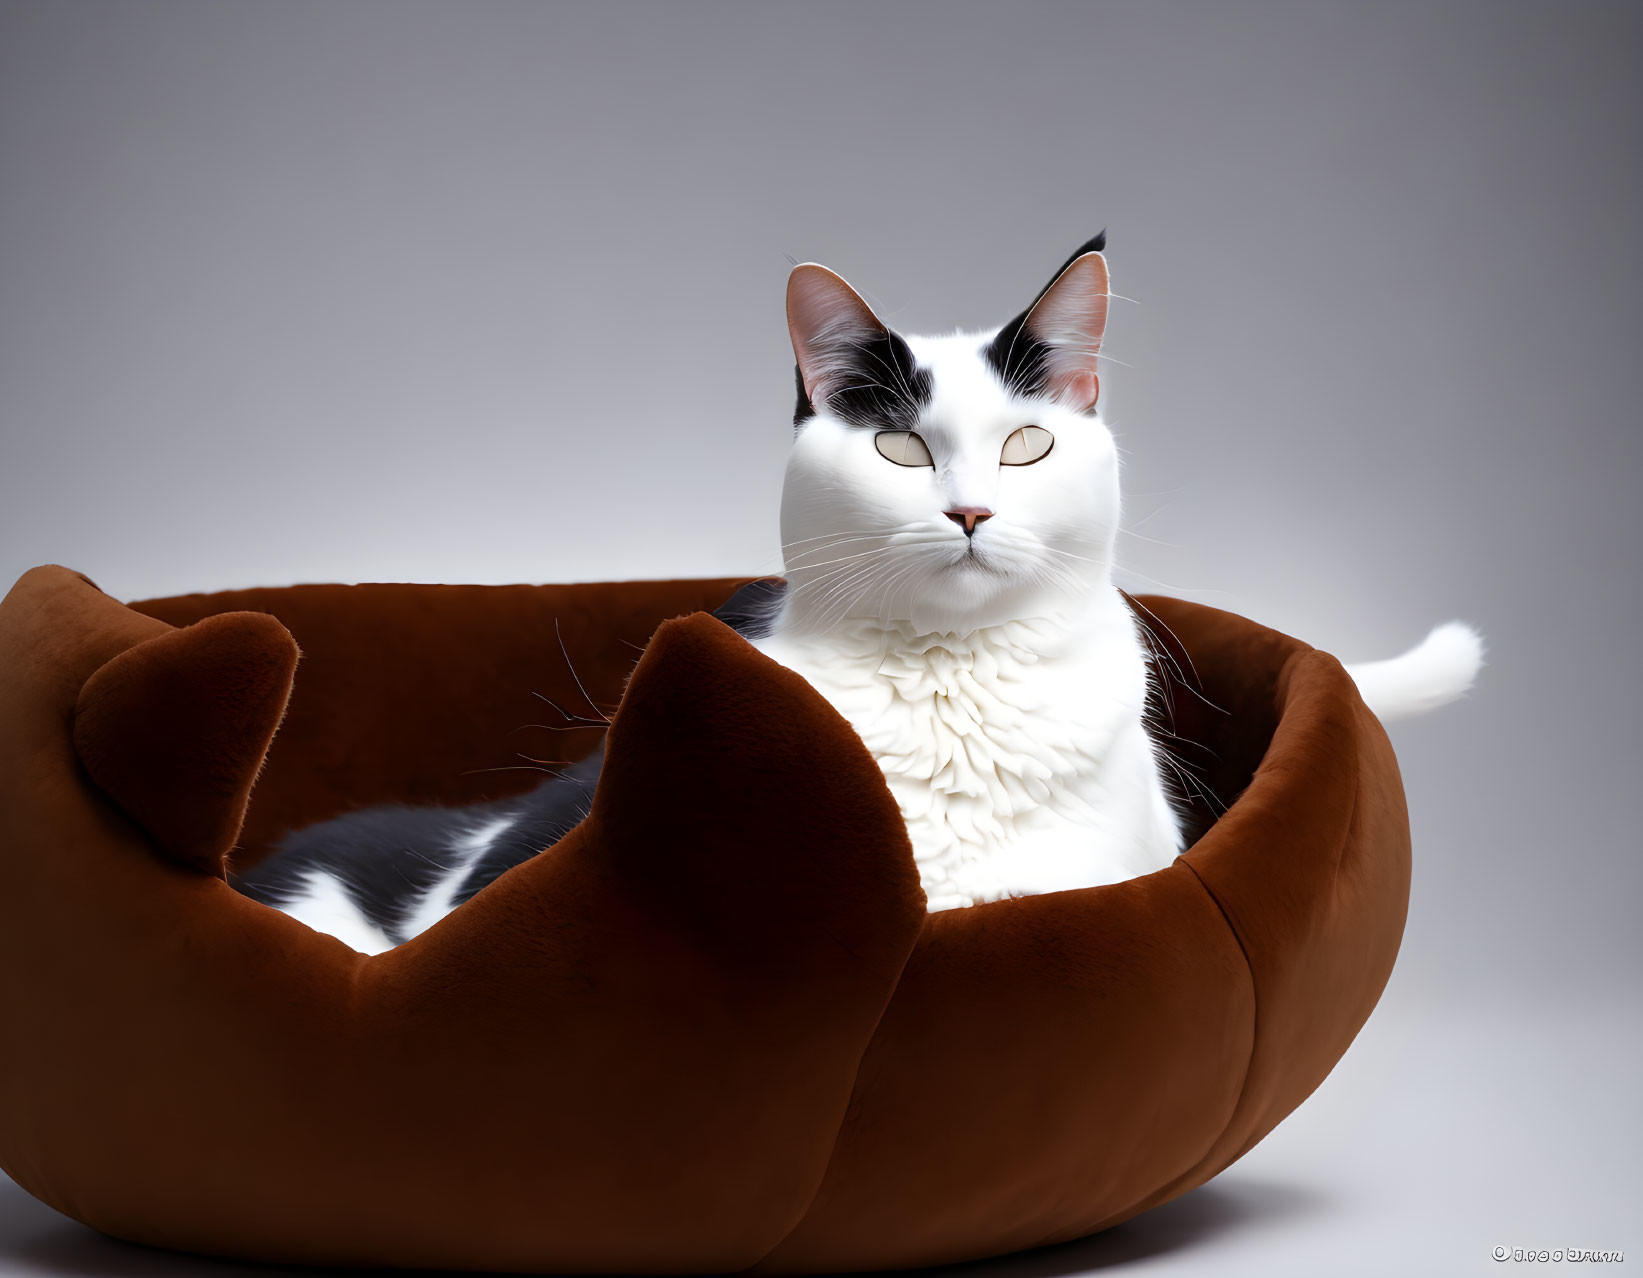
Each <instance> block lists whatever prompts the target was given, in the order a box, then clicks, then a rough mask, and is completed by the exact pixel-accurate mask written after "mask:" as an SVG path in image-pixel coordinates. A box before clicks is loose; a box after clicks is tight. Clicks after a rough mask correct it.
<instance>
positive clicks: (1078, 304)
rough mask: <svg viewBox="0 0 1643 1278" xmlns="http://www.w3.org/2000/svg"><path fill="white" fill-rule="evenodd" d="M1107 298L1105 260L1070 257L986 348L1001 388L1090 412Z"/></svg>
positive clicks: (1098, 391)
mask: <svg viewBox="0 0 1643 1278" xmlns="http://www.w3.org/2000/svg"><path fill="white" fill-rule="evenodd" d="M1107 297H1108V284H1107V259H1106V258H1104V257H1103V256H1102V255H1101V254H1100V253H1099V252H1086V253H1080V254H1078V255H1076V256H1074V258H1073V259H1072V261H1070V262H1068V263H1067V265H1066V266H1065V267H1063V268H1062V271H1061V274H1059V275H1057V276H1056V277H1055V279H1054V281H1053V282H1052V283H1051V284H1050V286H1049V287H1048V288H1047V289H1045V290H1044V291H1043V292H1042V293H1040V294H1039V295H1038V300H1037V301H1036V302H1034V303H1033V304H1032V306H1030V307H1029V308H1028V309H1027V310H1026V311H1024V312H1023V313H1022V314H1021V315H1019V316H1017V317H1016V318H1015V319H1014V320H1012V321H1010V323H1008V324H1006V325H1005V326H1004V327H1003V328H1001V329H1000V330H999V332H998V336H997V337H995V338H994V339H993V341H992V344H991V345H990V346H989V347H988V348H987V358H988V360H989V361H990V362H991V363H992V365H993V367H994V368H995V369H997V370H998V374H999V376H1000V377H1001V378H1002V379H1003V380H1004V383H1005V385H1007V386H1009V387H1011V388H1012V389H1014V390H1017V391H1019V392H1021V393H1024V394H1038V395H1045V396H1047V397H1049V398H1050V399H1054V400H1058V401H1060V402H1061V403H1063V404H1065V405H1066V406H1067V407H1068V408H1071V409H1074V410H1075V411H1077V412H1081V413H1082V412H1088V411H1090V410H1091V409H1093V408H1094V407H1095V403H1096V400H1097V399H1098V398H1099V397H1100V394H1101V379H1100V377H1099V376H1098V375H1097V370H1096V357H1097V356H1098V355H1099V354H1100V351H1101V339H1102V337H1103V336H1104V335H1105V334H1106V331H1107Z"/></svg>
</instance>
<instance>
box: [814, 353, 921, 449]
mask: <svg viewBox="0 0 1643 1278" xmlns="http://www.w3.org/2000/svg"><path fill="white" fill-rule="evenodd" d="M851 364H852V367H853V369H854V371H855V376H853V377H852V378H851V383H850V385H849V386H847V387H846V388H845V389H844V390H841V391H839V392H838V393H837V394H835V395H834V396H833V398H832V400H831V401H830V402H829V403H828V408H829V409H830V410H831V411H832V413H833V415H834V416H836V417H838V418H839V419H841V420H842V421H844V422H845V423H846V424H848V425H851V426H859V427H861V428H863V429H864V430H912V429H913V428H914V427H916V426H917V425H918V419H919V415H920V414H921V413H922V412H923V411H924V410H925V408H927V407H928V406H929V404H930V396H931V394H932V393H933V389H934V378H932V377H931V375H930V370H929V369H927V368H920V367H919V365H918V363H917V361H915V360H914V359H913V350H912V348H911V347H910V346H908V345H907V343H906V341H904V340H903V339H902V337H901V336H900V334H898V333H893V332H891V331H890V330H889V329H884V330H883V331H882V332H879V333H875V334H874V335H873V336H871V337H869V338H868V339H867V340H866V341H864V342H862V343H860V344H859V345H858V346H856V348H855V350H854V351H853V353H852V357H851ZM793 371H794V375H795V377H796V379H797V381H798V387H799V400H798V405H797V406H796V407H795V408H794V410H793V425H794V426H802V425H804V423H805V422H807V421H809V420H810V419H811V418H812V417H814V416H815V415H816V407H815V405H814V404H812V403H811V402H810V396H809V395H807V394H805V390H804V374H803V373H802V372H801V371H800V370H799V369H798V368H797V367H796V366H795V368H794V370H793Z"/></svg>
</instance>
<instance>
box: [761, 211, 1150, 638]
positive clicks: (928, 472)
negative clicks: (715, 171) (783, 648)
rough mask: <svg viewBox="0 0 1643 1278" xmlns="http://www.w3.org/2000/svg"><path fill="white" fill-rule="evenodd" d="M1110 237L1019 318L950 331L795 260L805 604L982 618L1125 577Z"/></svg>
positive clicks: (865, 612)
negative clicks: (1105, 389)
mask: <svg viewBox="0 0 1643 1278" xmlns="http://www.w3.org/2000/svg"><path fill="white" fill-rule="evenodd" d="M1103 247H1105V233H1104V232H1103V233H1102V234H1101V235H1098V236H1096V237H1095V238H1094V239H1093V240H1091V241H1089V243H1087V244H1085V245H1084V246H1083V247H1081V248H1080V249H1079V250H1078V252H1076V253H1074V254H1073V256H1072V257H1071V258H1070V259H1069V260H1068V262H1067V264H1066V265H1065V266H1064V267H1063V268H1062V269H1061V271H1060V273H1059V274H1057V275H1056V277H1055V279H1054V280H1052V281H1051V282H1050V284H1049V285H1048V286H1046V287H1045V288H1044V290H1043V291H1042V292H1040V293H1039V295H1038V297H1037V298H1036V299H1035V300H1034V301H1033V303H1032V305H1031V306H1029V307H1028V308H1027V309H1026V310H1025V311H1023V312H1022V313H1021V314H1020V315H1019V316H1017V317H1016V318H1015V319H1013V320H1011V321H1010V322H1009V323H1008V324H1006V325H1004V327H1003V328H1001V329H998V330H997V331H996V332H990V333H958V334H954V335H953V336H950V337H914V336H910V335H909V336H902V335H901V334H898V333H896V332H894V331H892V330H891V329H890V328H889V327H888V326H887V325H886V324H884V323H883V321H881V320H880V319H879V318H878V316H876V315H875V314H874V313H873V311H872V309H871V308H870V307H869V306H868V305H867V303H865V302H864V301H862V299H861V298H860V297H859V296H858V295H857V294H856V292H855V290H853V289H852V288H851V287H850V285H848V284H847V283H845V282H844V280H842V279H841V278H839V276H837V275H835V274H834V273H833V272H832V271H829V270H828V269H827V268H825V267H822V266H818V265H816V264H814V263H805V264H804V265H802V266H797V267H795V268H794V269H793V274H792V275H791V276H790V277H789V279H788V285H787V321H788V328H789V330H790V331H791V333H792V337H793V351H794V354H795V356H796V357H797V359H798V396H799V402H798V409H797V411H796V413H795V416H794V423H795V426H796V428H797V436H796V438H795V440H794V443H793V452H792V454H791V456H790V458H789V460H788V466H787V478H786V482H785V484H784V486H783V489H782V543H783V553H784V558H785V560H786V575H787V579H788V582H789V589H788V592H787V593H788V607H789V609H790V613H789V616H790V620H792V621H793V622H795V623H797V624H799V625H801V626H804V627H806V628H818V629H826V628H830V627H832V626H834V625H836V624H838V623H839V622H840V621H841V620H843V619H845V618H874V619H878V620H881V621H907V622H911V623H912V624H913V625H915V626H916V627H918V628H919V629H921V630H931V631H952V630H969V629H974V628H977V627H979V626H987V625H995V624H998V623H999V622H1002V621H1008V620H1014V619H1024V618H1030V617H1037V616H1044V615H1051V614H1054V613H1057V612H1066V611H1070V610H1072V609H1075V608H1077V607H1078V606H1079V604H1080V603H1081V601H1082V600H1083V599H1086V598H1088V596H1089V594H1090V592H1091V591H1093V590H1095V589H1097V588H1099V587H1100V586H1102V585H1105V584H1106V583H1107V582H1108V581H1109V580H1110V576H1109V574H1110V571H1111V562H1112V550H1113V542H1114V540H1115V538H1116V533H1117V528H1118V515H1119V495H1118V454H1117V450H1116V448H1115V447H1114V445H1113V439H1112V435H1111V433H1110V432H1109V431H1108V430H1107V427H1106V426H1105V425H1104V424H1103V423H1102V421H1101V418H1100V415H1099V412H1098V408H1097V401H1098V397H1099V392H1100V383H1099V380H1098V377H1097V370H1096V357H1097V353H1098V351H1099V350H1100V347H1101V338H1102V335H1103V333H1104V331H1105V328H1106V321H1107V298H1108V290H1107V263H1106V259H1105V258H1103V257H1102V255H1101V249H1102V248H1103Z"/></svg>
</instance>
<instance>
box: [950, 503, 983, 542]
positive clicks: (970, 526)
mask: <svg viewBox="0 0 1643 1278" xmlns="http://www.w3.org/2000/svg"><path fill="white" fill-rule="evenodd" d="M941 513H942V514H944V515H946V516H947V518H949V519H951V520H952V521H953V522H954V523H955V524H957V525H958V526H959V527H960V528H962V529H964V535H965V536H966V537H974V536H975V535H976V529H977V528H979V527H980V526H981V521H982V520H984V519H991V518H992V517H993V512H992V511H990V510H988V509H987V508H986V507H985V506H960V507H959V508H958V509H957V510H944V511H942V512H941Z"/></svg>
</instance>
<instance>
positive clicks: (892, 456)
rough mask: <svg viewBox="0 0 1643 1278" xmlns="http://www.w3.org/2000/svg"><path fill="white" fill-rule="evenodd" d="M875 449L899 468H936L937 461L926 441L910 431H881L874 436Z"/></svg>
mask: <svg viewBox="0 0 1643 1278" xmlns="http://www.w3.org/2000/svg"><path fill="white" fill-rule="evenodd" d="M873 447H875V448H877V449H878V450H879V456H881V457H884V458H886V459H887V460H889V461H893V462H895V463H896V465H898V466H934V465H935V464H936V459H935V458H934V457H932V456H930V450H929V449H928V448H926V447H925V445H924V441H923V440H922V439H920V438H919V437H918V436H917V435H915V434H913V432H912V431H910V430H881V431H880V432H879V433H878V434H877V435H874V436H873Z"/></svg>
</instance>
